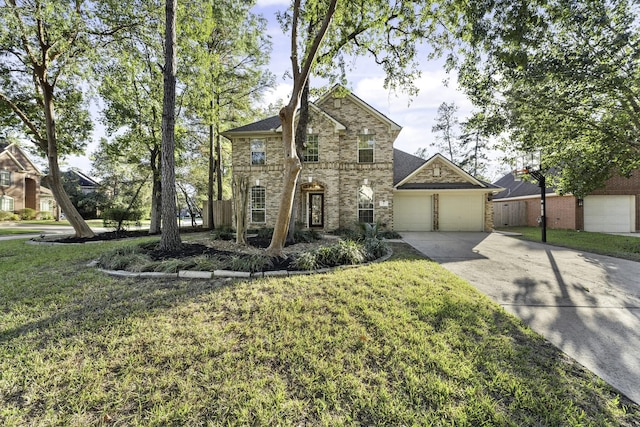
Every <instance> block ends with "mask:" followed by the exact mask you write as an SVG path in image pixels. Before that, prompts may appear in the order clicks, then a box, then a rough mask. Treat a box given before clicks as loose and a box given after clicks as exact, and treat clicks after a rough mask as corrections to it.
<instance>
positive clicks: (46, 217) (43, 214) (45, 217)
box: [38, 212, 53, 221]
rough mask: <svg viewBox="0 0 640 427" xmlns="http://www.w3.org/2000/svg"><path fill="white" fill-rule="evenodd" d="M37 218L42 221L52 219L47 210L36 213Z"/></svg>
mask: <svg viewBox="0 0 640 427" xmlns="http://www.w3.org/2000/svg"><path fill="white" fill-rule="evenodd" d="M38 218H39V219H41V220H43V221H48V220H50V219H53V215H51V214H50V213H47V212H40V214H39V215H38Z"/></svg>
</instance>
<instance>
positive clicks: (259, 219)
mask: <svg viewBox="0 0 640 427" xmlns="http://www.w3.org/2000/svg"><path fill="white" fill-rule="evenodd" d="M266 193H267V192H266V190H265V188H264V187H260V186H255V187H251V222H255V223H261V224H262V223H265V222H266V221H267V205H266V197H267V194H266Z"/></svg>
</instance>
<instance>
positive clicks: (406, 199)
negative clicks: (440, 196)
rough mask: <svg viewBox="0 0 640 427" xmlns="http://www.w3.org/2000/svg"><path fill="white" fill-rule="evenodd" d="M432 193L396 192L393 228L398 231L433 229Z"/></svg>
mask: <svg viewBox="0 0 640 427" xmlns="http://www.w3.org/2000/svg"><path fill="white" fill-rule="evenodd" d="M431 199H432V196H431V195H430V194H407V195H404V194H395V195H394V196H393V228H394V230H396V231H431V230H432V225H433V216H432V212H433V207H432V201H431Z"/></svg>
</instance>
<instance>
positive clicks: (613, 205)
mask: <svg viewBox="0 0 640 427" xmlns="http://www.w3.org/2000/svg"><path fill="white" fill-rule="evenodd" d="M634 228H635V196H587V197H585V198H584V229H585V231H596V232H605V233H628V232H632V231H635V230H634Z"/></svg>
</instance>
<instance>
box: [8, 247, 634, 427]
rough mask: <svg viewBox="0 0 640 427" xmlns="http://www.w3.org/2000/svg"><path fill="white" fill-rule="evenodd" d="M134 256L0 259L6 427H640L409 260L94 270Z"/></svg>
mask: <svg viewBox="0 0 640 427" xmlns="http://www.w3.org/2000/svg"><path fill="white" fill-rule="evenodd" d="M145 240H149V241H150V240H152V239H151V238H150V239H145ZM139 242H140V240H137V241H132V242H126V243H123V242H108V243H102V244H97V245H74V246H69V247H65V246H55V247H51V246H32V245H26V244H24V242H23V241H9V242H3V244H2V245H0V425H3V426H22V425H47V426H50V425H60V426H85V425H127V426H135V425H145V426H167V425H168V426H172V425H173V426H183V425H212V426H218V425H225V426H226V425H231V426H235V425H238V426H240V425H257V426H261V425H265V426H271V425H282V426H297V425H309V426H315V425H326V426H341V425H349V426H351V425H367V426H369V425H371V426H373V425H376V426H385V425H387V426H399V425H450V426H453V425H455V426H477V425H486V426H494V425H496V426H502V425H505V426H510V425H512V426H520V425H545V426H546V425H549V426H552V425H553V426H555V425H568V426H589V425H594V426H606V425H628V426H631V425H638V424H639V423H640V412H639V409H638V407H637V406H635V405H631V404H629V402H627V401H625V400H624V399H623V398H619V397H618V396H617V395H616V393H615V391H614V390H612V389H611V388H610V387H609V386H608V385H607V384H606V383H604V382H603V381H601V380H600V379H598V378H597V377H595V376H593V375H592V374H591V373H589V372H587V371H585V370H584V369H583V368H582V367H581V366H579V365H578V364H576V363H574V362H572V361H571V360H568V359H567V358H566V357H565V356H564V355H563V354H562V353H561V352H560V351H558V350H557V349H556V348H555V347H553V346H552V345H550V344H549V343H548V342H546V341H545V340H544V339H542V338H541V337H540V336H538V335H536V334H535V333H533V332H532V331H531V330H530V329H528V328H527V327H526V326H525V325H524V324H523V323H522V322H521V321H519V320H517V319H515V318H514V317H513V316H511V315H509V314H507V313H506V312H505V311H504V310H502V309H501V308H500V307H499V306H497V305H496V304H494V303H492V302H491V301H490V300H489V299H488V298H486V297H484V296H482V295H480V294H479V293H478V292H476V291H475V290H474V289H473V288H472V287H471V286H470V285H468V284H467V283H466V282H464V281H462V280H461V279H459V278H457V277H456V276H454V275H452V274H451V273H449V272H447V271H446V270H444V269H443V268H441V267H440V266H439V265H438V264H436V263H433V262H430V261H428V260H425V259H422V258H421V257H419V256H418V255H417V254H416V253H415V251H413V250H412V249H410V248H407V247H406V246H405V245H401V244H394V245H393V247H394V251H395V252H394V253H395V255H394V258H392V260H390V261H387V262H384V263H379V264H373V265H370V266H366V267H361V268H356V269H348V270H342V271H337V272H334V273H331V274H323V275H313V276H296V277H291V278H283V279H271V280H266V279H264V280H254V281H232V280H216V281H206V280H191V281H188V280H153V279H149V280H133V279H116V278H112V277H108V276H105V275H103V274H101V273H99V272H98V271H96V270H95V269H89V268H86V267H85V264H86V263H87V262H88V261H89V260H91V259H94V258H96V257H97V256H99V254H100V253H102V252H105V251H108V250H111V249H113V248H115V247H118V246H127V245H133V244H137V243H139ZM5 243H6V244H5Z"/></svg>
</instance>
